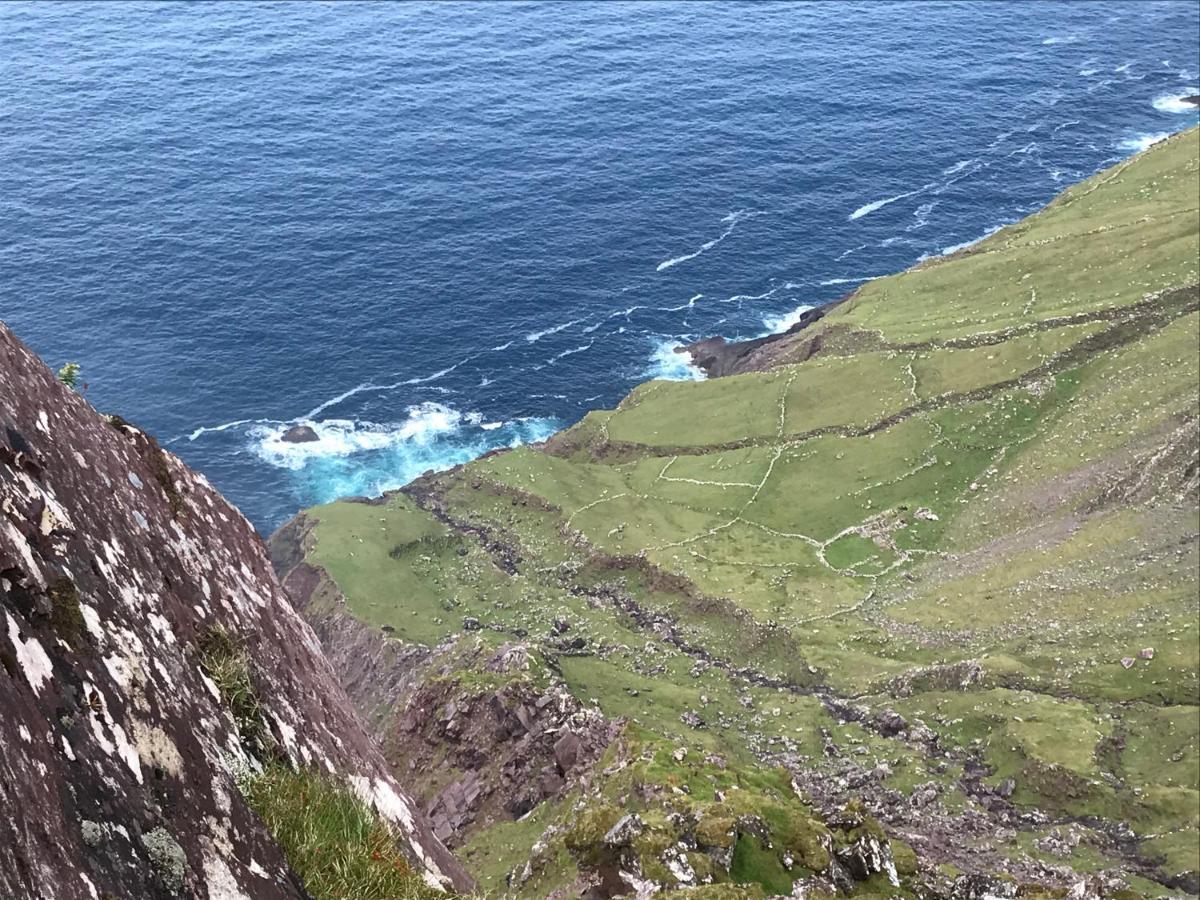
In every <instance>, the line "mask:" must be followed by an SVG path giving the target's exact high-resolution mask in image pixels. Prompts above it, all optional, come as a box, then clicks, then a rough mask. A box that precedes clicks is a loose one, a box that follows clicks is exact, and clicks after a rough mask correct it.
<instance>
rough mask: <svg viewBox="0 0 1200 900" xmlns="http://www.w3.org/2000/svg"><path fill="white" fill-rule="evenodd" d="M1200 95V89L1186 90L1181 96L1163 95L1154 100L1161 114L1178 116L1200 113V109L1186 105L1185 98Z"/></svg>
mask: <svg viewBox="0 0 1200 900" xmlns="http://www.w3.org/2000/svg"><path fill="white" fill-rule="evenodd" d="M1197 94H1200V87H1189V88H1184V90H1183V92H1182V93H1179V94H1162V95H1161V96H1158V97H1155V98H1154V104H1153V105H1154V108H1155V109H1157V110H1158V111H1159V112H1165V113H1174V114H1176V115H1181V114H1186V113H1194V112H1200V107H1196V106H1193V105H1192V104H1191V103H1184V102H1183V98H1184V97H1193V96H1195V95H1197Z"/></svg>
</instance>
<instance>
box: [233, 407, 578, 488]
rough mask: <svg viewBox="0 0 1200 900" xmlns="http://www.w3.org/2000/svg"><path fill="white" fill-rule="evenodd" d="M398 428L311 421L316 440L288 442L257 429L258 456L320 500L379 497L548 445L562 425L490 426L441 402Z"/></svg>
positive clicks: (410, 415) (543, 421)
mask: <svg viewBox="0 0 1200 900" xmlns="http://www.w3.org/2000/svg"><path fill="white" fill-rule="evenodd" d="M406 412H407V415H406V417H405V418H404V419H403V420H401V421H399V422H392V423H375V422H362V421H354V420H350V419H325V420H311V421H305V422H301V423H298V424H304V425H307V426H309V427H310V428H312V429H313V431H314V432H315V433H316V435H317V440H315V441H309V442H305V443H299V444H293V443H288V442H286V441H284V440H283V434H284V433H285V431H286V430H287V426H285V425H279V426H276V427H267V426H259V427H255V428H252V429H250V431H249V432H248V436H249V438H250V441H251V444H250V448H251V450H252V451H253V452H254V453H255V454H256V455H257V456H258V457H259V458H260V459H262V460H264V461H265V462H267V463H269V464H271V465H273V466H277V467H279V468H284V469H289V470H291V471H292V472H294V473H295V477H296V478H298V479H299V480H300V481H301V482H303V483H304V484H305V494H306V496H309V497H312V498H313V499H314V500H315V502H318V503H320V502H325V501H327V500H332V499H334V498H337V497H344V496H353V495H364V494H366V495H375V494H379V493H381V492H383V491H386V490H391V489H393V488H397V487H400V486H401V485H404V484H407V483H408V482H409V481H411V480H412V479H413V478H416V477H417V476H418V475H420V474H421V473H422V472H425V471H427V470H429V469H434V470H442V469H446V468H449V467H451V466H455V465H458V464H460V463H464V462H468V461H470V460H472V459H474V458H475V457H477V456H479V455H480V454H482V453H485V452H487V451H488V450H490V449H494V448H496V447H507V446H515V445H517V444H521V443H528V442H533V441H541V440H545V439H546V438H547V437H549V436H550V435H551V434H553V433H554V431H555V430H557V428H558V427H559V423H558V422H557V421H555V420H553V419H548V418H532V417H530V418H521V419H514V420H511V421H493V422H488V421H485V420H484V417H483V416H482V415H481V414H480V413H477V412H469V413H463V412H460V411H458V410H456V409H454V408H453V407H450V406H446V405H444V404H441V403H421V404H418V405H415V406H411V407H409V408H408V410H407V411H406Z"/></svg>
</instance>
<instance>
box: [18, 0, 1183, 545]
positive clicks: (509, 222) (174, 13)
mask: <svg viewBox="0 0 1200 900" xmlns="http://www.w3.org/2000/svg"><path fill="white" fill-rule="evenodd" d="M1198 56H1200V5H1197V4H1196V3H1194V2H1190V0H1189V2H1181V3H1174V2H1171V3H1151V2H1139V3H1124V2H1121V3H1084V2H1077V3H1036V2H1019V3H1004V2H995V3H983V2H941V3H926V4H918V3H862V4H858V5H842V4H822V3H800V4H788V3H763V4H747V5H740V4H732V3H667V2H655V3H645V4H638V3H585V2H572V3H480V4H471V3H453V4H436V5H424V4H415V3H413V4H409V3H388V4H363V5H352V4H341V3H339V4H323V3H292V4H279V5H275V4H267V3H212V4H161V5H154V4H139V3H115V4H104V3H82V4H69V3H42V4H16V3H6V4H0V319H3V320H4V321H6V322H7V323H8V324H9V325H10V326H12V328H13V329H14V330H15V331H16V332H17V333H18V334H19V335H20V336H21V337H22V338H23V339H24V340H25V341H27V342H28V343H29V344H30V345H31V346H32V347H33V348H34V349H35V350H37V351H38V352H39V353H40V354H42V356H43V357H44V358H45V359H46V360H47V361H48V362H49V363H50V364H51V365H54V366H56V367H57V366H58V365H61V364H62V363H63V362H66V361H68V360H74V361H78V362H79V363H80V364H81V365H82V369H83V380H84V381H86V382H87V397H88V398H89V399H90V400H91V401H92V402H93V403H94V404H95V405H96V407H97V408H99V409H101V410H102V411H111V412H118V413H120V414H121V415H122V416H124V417H125V418H127V419H129V420H131V421H133V422H135V423H137V424H139V425H140V426H142V427H143V428H145V429H147V430H149V431H150V432H152V433H154V434H155V435H157V436H158V437H159V439H160V440H161V441H162V442H163V443H164V444H165V445H166V446H168V447H169V448H170V449H171V450H173V451H174V452H176V453H178V454H179V455H180V456H181V457H182V458H183V459H184V460H186V461H187V462H188V463H190V464H191V465H193V466H194V467H196V468H197V469H199V470H201V471H202V472H204V473H205V474H206V475H207V476H208V477H209V478H210V479H211V480H212V481H213V482H214V483H215V484H216V486H217V487H218V488H220V489H221V490H222V491H223V492H224V493H225V494H226V496H228V497H229V498H230V499H231V500H233V501H234V502H235V503H236V504H238V506H239V507H240V508H241V509H242V510H243V511H244V512H245V513H246V515H247V516H248V517H249V518H250V520H251V521H252V522H254V524H255V525H256V526H257V527H258V528H259V529H260V531H262V532H264V533H266V532H269V531H270V530H272V529H273V528H275V527H276V526H278V525H279V524H280V523H282V522H283V521H285V520H286V519H287V518H288V517H289V516H290V515H292V514H293V513H294V512H296V511H297V510H299V509H300V508H302V507H304V506H308V505H311V504H314V503H320V502H324V501H328V500H331V499H334V498H336V497H339V496H344V495H350V494H377V493H379V492H381V491H384V490H387V489H390V488H394V487H397V486H399V485H402V484H404V483H405V482H407V481H409V480H411V479H412V478H414V477H416V476H417V475H419V474H420V473H421V472H423V471H425V470H427V469H431V468H433V469H437V468H444V467H447V466H451V465H454V464H457V463H461V462H465V461H467V460H469V459H471V458H473V457H475V456H477V455H478V454H480V453H482V452H484V451H486V450H488V449H491V448H494V447H499V446H508V445H512V444H516V443H520V442H530V441H537V440H540V439H543V438H545V437H547V436H548V435H549V434H551V433H552V432H553V431H555V430H556V429H558V428H561V427H563V426H566V425H569V424H570V423H572V422H574V421H576V420H578V419H579V418H580V417H581V416H582V415H583V414H584V413H585V412H586V411H587V410H589V409H593V408H597V407H611V406H612V405H614V404H615V403H617V402H618V401H619V400H620V398H621V397H622V396H623V395H624V394H625V393H626V392H627V391H628V390H629V389H630V388H631V387H632V386H633V385H635V384H636V383H638V382H639V381H642V380H644V379H647V378H653V377H659V378H697V377H700V375H699V373H698V372H696V371H695V370H693V369H691V368H690V367H689V366H688V365H686V363H685V360H684V358H683V357H682V356H680V355H679V354H676V353H674V352H673V348H674V347H676V346H678V345H679V344H680V343H681V342H685V341H689V340H693V339H697V338H700V337H706V336H710V335H714V334H722V335H725V336H727V337H730V338H735V337H750V336H756V335H760V334H765V333H769V332H772V331H778V330H782V329H785V328H787V327H788V325H789V324H791V323H792V322H794V321H795V318H796V316H797V315H798V314H799V312H800V311H802V310H803V309H805V308H807V307H811V306H815V305H818V304H824V303H828V302H831V301H833V300H836V299H838V298H839V297H841V296H843V295H845V294H846V293H847V292H848V291H850V290H853V289H854V287H855V286H856V285H858V284H861V283H862V282H863V281H865V280H867V279H870V278H872V277H875V276H878V275H884V274H888V273H891V272H895V271H897V270H900V269H903V268H905V267H907V266H909V265H911V264H913V263H914V262H916V261H917V260H919V259H922V258H924V257H929V256H932V255H936V254H940V253H945V252H947V251H949V250H951V249H954V248H955V247H958V246H963V245H964V244H967V243H969V242H971V241H973V240H977V239H979V238H981V237H983V236H985V235H987V234H988V233H990V232H991V231H993V230H995V229H996V228H998V227H1000V226H1002V225H1004V224H1005V223H1009V222H1012V221H1015V220H1016V219H1018V218H1020V217H1022V216H1024V215H1026V214H1027V213H1029V212H1031V211H1033V210H1035V209H1037V208H1038V207H1039V206H1041V205H1042V204H1044V203H1045V202H1046V201H1047V200H1049V199H1050V198H1051V197H1052V196H1054V195H1055V194H1056V193H1057V192H1059V191H1060V190H1062V189H1063V188H1064V187H1066V186H1067V185H1068V184H1070V183H1071V182H1073V181H1076V180H1078V179H1081V178H1083V177H1086V176H1087V175H1089V174H1091V173H1092V172H1095V171H1096V170H1097V169H1099V168H1101V167H1103V166H1106V165H1109V164H1111V163H1113V162H1115V161H1117V160H1119V159H1121V158H1123V157H1126V156H1128V155H1130V154H1132V153H1134V152H1136V151H1137V150H1139V149H1141V148H1143V147H1145V146H1147V145H1148V144H1149V143H1150V142H1152V141H1153V140H1155V139H1157V138H1159V137H1161V136H1165V135H1167V134H1169V133H1172V132H1175V131H1178V130H1181V129H1183V128H1186V127H1189V126H1190V125H1193V124H1195V123H1196V121H1197V112H1196V111H1195V110H1194V109H1193V108H1191V107H1189V106H1187V105H1185V104H1183V103H1182V102H1180V98H1181V97H1182V96H1185V95H1187V94H1194V93H1197V92H1200V87H1198V86H1197V84H1198V82H1200V58H1198ZM296 423H309V424H311V425H312V427H313V428H314V429H315V430H316V432H317V434H318V436H319V440H318V441H315V442H311V443H307V444H287V443H284V442H282V441H281V440H280V436H281V435H282V433H283V431H284V430H285V429H286V428H288V427H289V426H291V425H293V424H296Z"/></svg>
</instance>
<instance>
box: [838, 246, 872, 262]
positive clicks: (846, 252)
mask: <svg viewBox="0 0 1200 900" xmlns="http://www.w3.org/2000/svg"><path fill="white" fill-rule="evenodd" d="M868 246H870V245H869V244H859V245H858V246H857V247H851V248H850V249H849V250H843V251H842V252H841V253H840V254H839V255H838V257H837V259H835V260H834V262H841V261H842V260H843V259H845V258H846V257H847V256H849V255H850V254H852V253H857V252H858V251H859V250H866V249H867V247H868Z"/></svg>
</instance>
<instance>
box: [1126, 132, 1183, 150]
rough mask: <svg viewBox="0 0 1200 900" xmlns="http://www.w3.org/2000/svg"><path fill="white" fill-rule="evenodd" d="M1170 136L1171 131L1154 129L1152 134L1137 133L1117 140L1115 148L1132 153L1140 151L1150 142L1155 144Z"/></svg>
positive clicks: (1148, 145)
mask: <svg viewBox="0 0 1200 900" xmlns="http://www.w3.org/2000/svg"><path fill="white" fill-rule="evenodd" d="M1170 136H1171V133H1170V132H1169V131H1156V132H1154V133H1153V134H1150V133H1146V134H1138V135H1134V136H1133V137H1131V138H1126V139H1125V140H1123V141H1118V142H1117V149H1118V150H1125V151H1127V152H1132V153H1141V152H1142V151H1143V150H1145V149H1147V148H1148V147H1150V145H1151V144H1157V143H1158V142H1159V141H1165V140H1166V139H1167V138H1169V137H1170Z"/></svg>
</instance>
